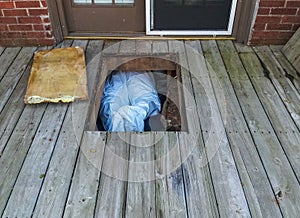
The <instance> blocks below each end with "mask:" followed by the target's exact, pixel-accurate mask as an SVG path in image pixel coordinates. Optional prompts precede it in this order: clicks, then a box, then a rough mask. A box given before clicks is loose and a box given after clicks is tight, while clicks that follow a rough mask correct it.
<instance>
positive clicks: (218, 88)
mask: <svg viewBox="0 0 300 218" xmlns="http://www.w3.org/2000/svg"><path fill="white" fill-rule="evenodd" d="M201 44H202V48H203V52H204V57H205V60H206V62H207V65H208V69H209V74H210V78H211V81H212V85H213V88H214V92H215V95H216V98H217V101H218V105H219V108H220V112H221V115H222V119H223V122H224V124H225V128H226V132H227V137H228V139H229V142H230V147H231V150H232V152H233V156H234V160H235V162H236V166H237V169H238V172H239V175H240V178H241V183H242V186H243V189H244V192H245V195H246V197H247V202H248V205H249V209H250V212H251V215H252V216H253V217H269V216H276V217H277V216H280V210H279V208H278V207H277V205H276V204H274V202H273V201H272V200H270V199H272V198H274V194H273V190H272V188H271V186H270V184H269V180H268V177H267V175H266V172H265V170H264V167H263V165H262V163H261V160H260V157H259V155H258V153H257V151H256V148H255V144H254V142H253V140H252V136H251V134H250V133H249V130H248V127H247V124H246V121H245V118H244V116H243V112H242V111H241V108H240V105H239V102H238V100H237V97H236V95H235V92H234V89H233V87H232V84H231V82H230V79H229V77H228V75H227V72H226V68H225V66H224V64H223V61H222V57H221V55H220V52H219V50H218V47H217V44H216V42H215V41H203V42H201ZM227 56H229V54H228V55H227ZM235 58H236V57H235V56H234V57H229V59H230V60H232V61H234V60H235ZM240 78H246V77H244V76H242V75H241V76H240ZM240 78H235V80H239V79H240ZM253 169H255V170H253ZM249 199H251V200H249Z"/></svg>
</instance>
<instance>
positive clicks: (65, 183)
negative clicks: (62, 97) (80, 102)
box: [33, 41, 88, 217]
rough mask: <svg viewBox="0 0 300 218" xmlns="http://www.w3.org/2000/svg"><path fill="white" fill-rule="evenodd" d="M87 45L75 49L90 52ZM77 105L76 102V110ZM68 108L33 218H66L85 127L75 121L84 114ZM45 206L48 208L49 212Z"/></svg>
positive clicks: (77, 42) (80, 43) (85, 43)
mask: <svg viewBox="0 0 300 218" xmlns="http://www.w3.org/2000/svg"><path fill="white" fill-rule="evenodd" d="M87 43H88V41H74V43H73V44H72V46H83V47H84V48H86V46H87ZM76 103H77V102H74V103H73V104H72V107H74V105H75V104H76ZM65 106H66V107H67V112H66V115H65V119H64V122H63V124H62V127H61V130H60V134H59V137H58V139H57V142H56V145H55V149H54V151H53V154H52V157H51V160H50V162H49V165H48V169H47V172H46V175H45V179H44V183H43V186H42V188H41V191H40V194H39V197H38V200H37V203H36V207H35V210H34V213H33V214H34V215H33V217H41V216H51V215H52V214H57V216H62V214H63V211H64V207H65V202H66V199H67V197H68V190H69V186H70V183H71V178H72V174H73V169H74V166H75V161H76V157H77V154H78V149H79V143H80V141H81V136H82V132H81V133H79V132H78V130H77V128H78V126H81V125H84V124H83V123H81V124H79V123H76V122H75V121H74V118H75V117H77V116H79V117H80V116H81V113H83V114H84V113H85V112H84V111H82V112H81V113H80V114H75V113H74V111H73V108H72V107H70V106H69V105H68V104H66V105H65ZM66 154H67V155H66ZM62 166H64V167H62ZM70 169H71V170H70ZM44 205H48V206H47V208H45V207H44Z"/></svg>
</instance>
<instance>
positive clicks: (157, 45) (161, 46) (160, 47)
mask: <svg viewBox="0 0 300 218" xmlns="http://www.w3.org/2000/svg"><path fill="white" fill-rule="evenodd" d="M168 50H169V48H168V41H164V40H153V41H152V52H153V54H165V53H166V52H167V51H168Z"/></svg>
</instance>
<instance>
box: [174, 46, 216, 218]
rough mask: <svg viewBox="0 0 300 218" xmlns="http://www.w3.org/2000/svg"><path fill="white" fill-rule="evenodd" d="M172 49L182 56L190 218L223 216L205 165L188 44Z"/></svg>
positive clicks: (185, 173) (183, 155) (183, 146)
mask: <svg viewBox="0 0 300 218" xmlns="http://www.w3.org/2000/svg"><path fill="white" fill-rule="evenodd" d="M169 49H170V52H172V53H178V55H179V63H180V66H181V74H182V86H183V87H184V90H183V95H184V105H185V110H186V113H187V122H188V131H189V132H188V133H179V145H180V146H179V147H180V153H181V157H180V158H181V162H182V171H183V172H182V173H183V182H184V187H185V198H186V207H187V214H188V216H190V217H199V216H200V217H216V216H219V212H218V208H217V202H216V199H215V193H214V190H213V185H212V179H211V176H210V172H209V168H208V165H204V166H203V165H201V163H202V162H203V161H205V157H206V156H205V154H204V153H203V150H204V144H203V139H202V133H201V129H200V123H199V117H198V114H197V109H196V102H195V100H194V96H193V87H192V82H191V77H190V73H189V71H188V70H189V65H188V64H189V63H188V60H187V53H186V48H185V44H184V42H177V41H169ZM198 193H201V195H199V194H198Z"/></svg>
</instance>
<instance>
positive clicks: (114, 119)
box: [99, 71, 161, 132]
mask: <svg viewBox="0 0 300 218" xmlns="http://www.w3.org/2000/svg"><path fill="white" fill-rule="evenodd" d="M160 108H161V104H160V100H159V97H158V94H157V92H156V89H155V81H154V78H153V75H152V73H150V72H143V73H141V72H122V71H119V72H114V73H112V74H111V75H110V76H109V77H108V78H107V80H106V83H105V86H104V91H103V94H102V100H101V104H100V110H99V116H100V119H101V120H102V124H103V127H104V129H105V130H106V131H113V132H124V131H136V132H142V131H144V120H145V119H147V118H148V117H150V116H154V115H157V114H158V113H159V112H160Z"/></svg>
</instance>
